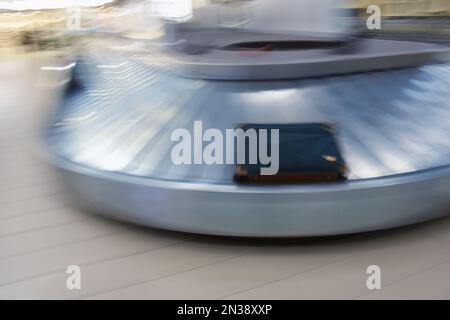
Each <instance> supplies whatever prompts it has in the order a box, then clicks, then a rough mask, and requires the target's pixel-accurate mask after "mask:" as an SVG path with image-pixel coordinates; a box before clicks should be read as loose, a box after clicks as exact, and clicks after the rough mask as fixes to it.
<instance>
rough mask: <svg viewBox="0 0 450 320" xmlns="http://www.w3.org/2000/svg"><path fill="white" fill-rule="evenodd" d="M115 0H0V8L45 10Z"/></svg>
mask: <svg viewBox="0 0 450 320" xmlns="http://www.w3.org/2000/svg"><path fill="white" fill-rule="evenodd" d="M111 2H114V0H0V10H13V11H24V10H44V9H63V8H69V7H96V6H101V5H104V4H108V3H111Z"/></svg>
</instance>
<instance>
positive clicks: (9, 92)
mask: <svg viewBox="0 0 450 320" xmlns="http://www.w3.org/2000/svg"><path fill="white" fill-rule="evenodd" d="M41 59H43V58H42V57H35V56H32V57H30V56H29V55H25V56H24V57H15V58H12V57H11V58H8V59H6V58H5V59H2V60H0V94H1V99H0V168H1V169H0V299H16V298H19V299H37V298H42V299H118V298H121V299H403V298H405V299H449V298H450V280H449V277H448V274H449V273H450V218H444V219H440V220H436V221H431V222H427V223H422V224H420V225H415V226H409V227H404V228H399V229H395V230H388V231H383V232H375V233H366V234H358V235H350V236H343V237H333V238H320V239H288V240H270V239H266V240H264V239H260V240H248V239H227V238H216V237H206V236H196V235H191V234H180V233H175V232H168V231H161V230H155V229H150V228H142V227H137V226H133V225H128V224H124V223H120V222H116V221H113V220H110V219H106V218H102V217H99V216H96V215H93V214H92V213H90V212H87V211H86V210H84V209H81V208H78V207H77V206H76V202H74V201H73V200H71V198H70V194H68V193H67V192H66V191H65V190H64V188H63V187H62V186H61V184H60V182H59V180H58V176H57V174H56V173H55V172H54V171H53V170H52V168H51V167H49V166H48V165H47V164H46V162H45V160H44V158H45V157H42V153H44V152H42V150H41V147H40V146H39V139H37V135H36V128H37V127H38V125H39V124H41V123H42V120H43V118H45V116H44V115H45V112H46V110H45V108H46V107H47V106H48V105H49V102H50V101H53V97H52V93H51V92H48V91H49V90H47V87H46V84H45V83H43V82H42V81H40V80H42V79H38V77H39V76H40V73H39V72H38V71H39V67H38V66H39V63H40V61H41ZM37 84H38V85H37ZM449 211H450V208H449ZM449 213H450V212H449ZM69 265H78V266H80V268H81V283H82V287H81V290H69V289H67V287H66V280H67V277H68V274H66V268H67V267H68V266H69ZM370 265H378V266H379V267H380V268H381V289H380V290H369V289H368V288H367V286H366V280H367V278H368V277H369V275H368V274H367V272H366V271H367V267H368V266H370Z"/></svg>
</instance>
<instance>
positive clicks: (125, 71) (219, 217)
mask: <svg viewBox="0 0 450 320" xmlns="http://www.w3.org/2000/svg"><path fill="white" fill-rule="evenodd" d="M97 57H98V55H97ZM78 68H79V69H80V70H82V72H81V71H78V72H80V74H78V75H77V76H78V77H79V79H81V80H80V82H81V83H82V85H80V86H78V87H77V88H76V89H73V90H71V91H70V92H68V94H67V95H66V96H65V98H64V99H63V101H62V103H61V105H60V107H59V108H58V110H57V111H56V113H55V115H54V118H53V119H52V122H51V125H50V127H49V129H48V134H47V142H48V145H49V146H50V149H51V151H52V154H53V160H54V163H55V165H56V166H57V167H58V168H59V169H60V170H61V172H62V175H63V177H64V181H65V182H66V184H67V185H68V186H69V188H70V190H71V191H72V192H73V194H74V196H75V197H76V198H77V199H79V200H80V202H81V203H83V204H84V205H87V206H89V207H92V208H94V209H96V210H97V211H99V212H101V213H103V214H106V215H110V216H113V217H115V218H118V219H122V220H127V221H131V222H135V223H139V224H143V225H148V226H155V227H160V228H166V229H173V230H180V231H187V232H195V233H204V234H217V235H229V236H251V237H287V236H323V235H336V234H344V233H354V232H363V231H370V230H377V229H384V228H392V227H396V226H401V225H406V224H411V223H416V222H419V221H424V220H428V219H433V218H436V217H439V216H442V215H445V214H448V213H449V212H450V139H449V137H450V90H449V89H450V64H431V65H425V66H422V67H416V68H407V69H399V70H391V71H382V72H370V73H360V74H353V75H345V76H332V77H326V78H317V79H304V80H277V81H239V82H232V81H207V80H201V79H190V78H185V77H180V76H178V75H176V74H174V73H172V72H171V71H170V70H169V69H170V68H168V67H167V66H166V65H164V63H160V62H158V60H157V59H153V57H152V56H151V55H150V56H147V57H145V58H142V57H137V56H131V55H130V54H122V55H120V54H119V55H117V54H116V55H113V54H110V55H108V56H103V57H102V58H101V59H100V58H95V57H90V58H89V59H82V60H80V61H79V63H78ZM194 121H202V123H203V127H204V129H205V130H206V129H208V128H217V129H219V130H225V129H233V128H235V127H236V125H237V124H239V123H306V122H327V123H334V124H335V125H336V126H337V128H338V131H337V138H338V142H339V144H340V146H341V149H342V153H343V156H344V158H345V159H346V162H347V164H348V166H349V168H350V175H349V179H348V181H346V182H343V183H326V184H316V185H310V184H303V185H302V184H299V185H286V186H274V185H263V186H249V185H238V184H236V183H235V182H234V181H233V174H234V171H235V166H234V165H174V164H173V162H172V161H171V148H172V147H173V145H174V143H173V142H172V141H171V134H172V132H173V131H174V130H175V129H178V128H185V129H188V130H190V131H191V130H192V126H193V123H194Z"/></svg>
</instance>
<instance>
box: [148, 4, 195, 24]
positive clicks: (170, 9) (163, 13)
mask: <svg viewBox="0 0 450 320" xmlns="http://www.w3.org/2000/svg"><path fill="white" fill-rule="evenodd" d="M150 4H151V8H152V13H153V15H155V16H158V17H162V18H165V19H169V20H175V21H185V20H189V19H190V18H191V17H192V0H152V1H151V2H150Z"/></svg>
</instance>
